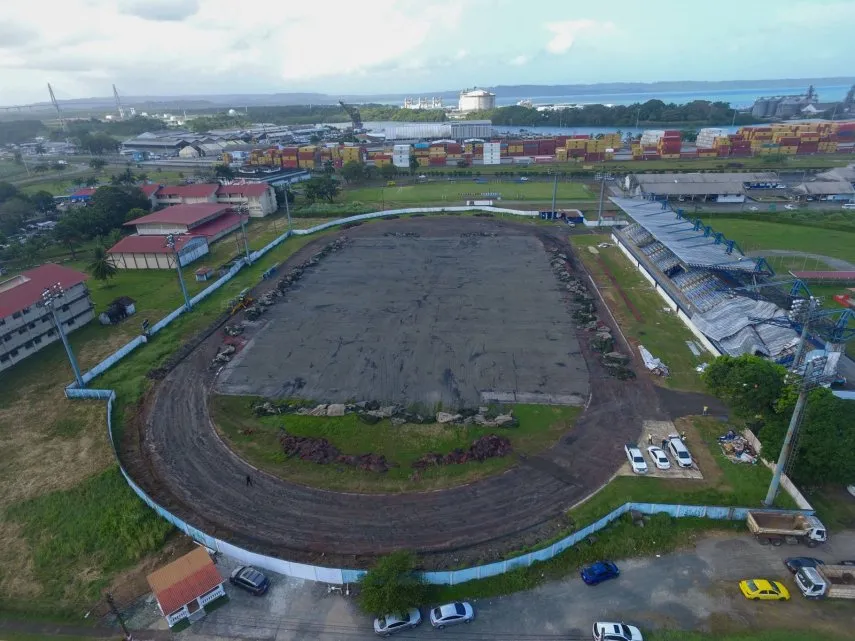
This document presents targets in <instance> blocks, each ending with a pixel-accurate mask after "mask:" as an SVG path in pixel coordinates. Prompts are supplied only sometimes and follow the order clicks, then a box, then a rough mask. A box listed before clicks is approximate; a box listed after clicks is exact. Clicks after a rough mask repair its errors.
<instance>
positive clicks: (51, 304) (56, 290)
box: [40, 283, 85, 389]
mask: <svg viewBox="0 0 855 641" xmlns="http://www.w3.org/2000/svg"><path fill="white" fill-rule="evenodd" d="M64 296H65V290H64V289H63V288H62V285H60V284H59V283H56V284H54V285H51V286H50V287H47V288H45V290H44V291H43V292H42V300H41V303H40V305H41V306H42V307H46V308H47V310H48V311H49V312H50V315H51V318H52V319H53V324H54V325H55V326H56V331H57V332H59V338H60V340H62V345H63V347H65V353H66V354H67V355H68V362H69V363H71V369H72V371H73V372H74V380H75V381H77V387H78V388H79V389H83V388H84V387H85V384H84V383H83V376H82V375H81V374H80V366H79V365H78V364H77V359H76V358H75V357H74V352H73V351H72V350H71V344H70V343H69V342H68V337H66V335H65V332H64V331H62V322H61V321H60V320H59V316H57V314H56V303H57V301H59V300H60V299H61V298H63V297H64Z"/></svg>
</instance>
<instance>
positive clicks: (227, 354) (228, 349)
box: [211, 344, 237, 367]
mask: <svg viewBox="0 0 855 641" xmlns="http://www.w3.org/2000/svg"><path fill="white" fill-rule="evenodd" d="M236 351H237V347H235V346H234V345H230V344H225V345H221V346H220V349H219V350H217V355H216V356H215V357H214V360H213V361H211V367H217V366H218V365H223V364H224V363H228V362H229V361H230V360H232V354H234V353H235V352H236Z"/></svg>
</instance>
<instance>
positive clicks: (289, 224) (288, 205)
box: [285, 183, 291, 231]
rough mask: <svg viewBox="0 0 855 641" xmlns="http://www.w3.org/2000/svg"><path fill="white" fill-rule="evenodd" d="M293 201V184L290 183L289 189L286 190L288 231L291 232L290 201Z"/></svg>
mask: <svg viewBox="0 0 855 641" xmlns="http://www.w3.org/2000/svg"><path fill="white" fill-rule="evenodd" d="M290 199H291V183H288V188H287V189H286V190H285V215H286V216H287V217H288V231H291V205H290V204H289V203H288V201H289V200H290Z"/></svg>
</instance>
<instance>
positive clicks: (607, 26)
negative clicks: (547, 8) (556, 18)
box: [544, 18, 616, 54]
mask: <svg viewBox="0 0 855 641" xmlns="http://www.w3.org/2000/svg"><path fill="white" fill-rule="evenodd" d="M544 26H545V27H546V30H547V31H549V32H550V33H551V34H552V38H551V39H550V40H549V42H547V43H546V50H547V51H549V52H550V53H555V54H561V53H566V52H567V51H569V50H570V48H571V47H572V46H573V45H574V44H575V42H576V40H577V39H578V38H579V37H584V36H588V35H595V36H602V35H612V34H613V33H614V32H615V31H616V27H615V25H614V23H613V22H600V21H598V20H591V19H589V18H581V19H579V20H564V21H562V22H547V23H546V24H545V25H544Z"/></svg>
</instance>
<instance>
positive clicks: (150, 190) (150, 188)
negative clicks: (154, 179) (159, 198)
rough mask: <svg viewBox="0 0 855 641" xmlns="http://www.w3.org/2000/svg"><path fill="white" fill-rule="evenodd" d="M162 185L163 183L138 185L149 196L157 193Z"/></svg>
mask: <svg viewBox="0 0 855 641" xmlns="http://www.w3.org/2000/svg"><path fill="white" fill-rule="evenodd" d="M162 187H163V185H140V191H141V192H142V193H144V194H145V195H146V196H148V197H149V198H151V195H152V194H155V193H157V191H158V190H159V189H161V188H162Z"/></svg>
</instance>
